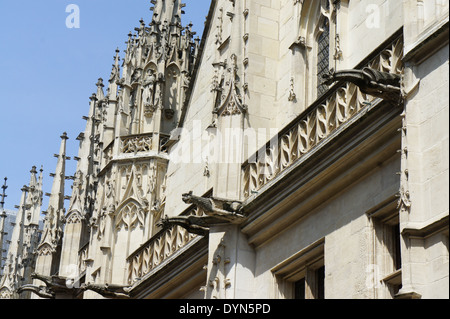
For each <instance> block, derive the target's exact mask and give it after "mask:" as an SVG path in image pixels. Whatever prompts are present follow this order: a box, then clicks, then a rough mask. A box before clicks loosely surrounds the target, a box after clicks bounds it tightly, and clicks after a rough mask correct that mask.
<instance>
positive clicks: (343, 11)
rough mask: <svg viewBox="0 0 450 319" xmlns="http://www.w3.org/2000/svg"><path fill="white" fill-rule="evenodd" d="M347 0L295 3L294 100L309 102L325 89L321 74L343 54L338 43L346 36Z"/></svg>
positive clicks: (340, 59) (319, 0)
mask: <svg viewBox="0 0 450 319" xmlns="http://www.w3.org/2000/svg"><path fill="white" fill-rule="evenodd" d="M348 3H349V0H304V1H298V2H295V3H294V20H295V21H297V22H296V23H297V24H298V32H297V35H296V39H295V42H294V43H293V44H292V46H291V47H290V48H291V50H292V52H293V55H292V56H293V68H292V69H293V70H294V71H293V74H292V76H291V78H293V82H294V85H295V87H294V89H295V90H297V92H298V93H297V92H295V93H296V97H297V99H296V101H298V102H300V103H301V104H303V107H304V108H305V109H306V108H307V107H308V105H310V104H311V103H313V102H314V101H315V100H316V99H318V98H320V97H321V96H322V95H323V94H324V93H325V92H326V91H327V90H328V86H327V85H325V84H324V80H323V75H324V74H326V73H328V72H329V71H330V69H331V68H335V69H338V68H339V67H340V63H341V61H343V54H342V51H341V44H344V42H343V41H342V39H344V41H345V38H346V35H345V34H343V33H345V32H346V23H347V22H346V21H347V19H346V17H347V12H348ZM338 16H339V19H338Z"/></svg>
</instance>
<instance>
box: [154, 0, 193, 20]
mask: <svg viewBox="0 0 450 319" xmlns="http://www.w3.org/2000/svg"><path fill="white" fill-rule="evenodd" d="M151 3H152V4H153V5H154V7H151V8H150V10H151V11H153V21H154V22H156V23H161V22H162V23H164V22H166V21H167V23H169V25H170V24H180V23H181V15H182V14H183V13H184V11H183V10H182V9H183V8H184V7H185V6H186V4H184V3H181V0H151Z"/></svg>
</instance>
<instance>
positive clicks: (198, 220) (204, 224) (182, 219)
mask: <svg viewBox="0 0 450 319" xmlns="http://www.w3.org/2000/svg"><path fill="white" fill-rule="evenodd" d="M220 222H221V223H223V221H221V220H218V219H217V218H214V217H209V216H203V217H198V216H177V217H171V218H169V217H167V216H166V217H164V218H161V220H160V221H159V222H158V223H157V226H158V227H162V228H163V229H168V228H170V227H172V226H173V225H177V226H181V227H183V228H185V229H186V230H187V231H188V232H190V233H192V234H196V235H200V236H205V235H206V234H208V230H209V227H210V226H211V225H212V224H218V223H220Z"/></svg>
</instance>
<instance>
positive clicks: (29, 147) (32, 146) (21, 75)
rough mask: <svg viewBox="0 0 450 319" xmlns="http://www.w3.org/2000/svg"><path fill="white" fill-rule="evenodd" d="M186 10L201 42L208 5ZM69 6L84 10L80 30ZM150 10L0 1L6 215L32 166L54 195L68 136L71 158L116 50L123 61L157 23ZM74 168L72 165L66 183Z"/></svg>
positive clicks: (115, 3) (0, 164)
mask: <svg viewBox="0 0 450 319" xmlns="http://www.w3.org/2000/svg"><path fill="white" fill-rule="evenodd" d="M184 2H185V3H186V4H187V5H186V7H185V8H184V11H185V12H186V14H185V15H184V16H183V24H184V25H186V24H187V23H189V22H191V21H192V22H193V24H194V27H193V29H194V30H195V31H197V36H199V37H201V33H202V30H203V25H204V21H205V17H206V15H207V13H208V10H209V5H210V1H209V0H185V1H184ZM70 4H75V5H77V6H78V7H79V9H80V27H79V28H71V29H69V28H67V26H66V18H67V17H68V16H69V14H70V13H67V12H66V7H67V6H68V5H70ZM151 6H152V5H151V3H150V0H132V1H124V0H122V1H119V0H71V1H64V0H45V1H36V0H15V1H4V0H2V1H0V72H1V75H0V182H1V184H3V178H4V177H8V189H7V195H8V197H7V198H6V203H5V208H6V209H14V206H15V205H19V202H20V196H21V191H20V189H21V188H22V186H23V185H28V183H29V179H30V170H31V168H32V167H33V166H36V167H37V168H38V169H39V168H40V167H41V165H43V168H44V193H45V192H47V193H49V192H50V191H51V187H52V181H53V179H52V178H51V177H50V176H49V173H53V172H54V170H55V166H56V158H55V157H53V154H57V153H58V151H59V146H60V142H61V138H60V136H61V134H62V133H63V132H67V134H68V136H69V138H70V139H69V140H68V145H67V155H68V156H71V157H73V156H76V155H77V153H78V146H79V144H78V141H76V140H75V138H76V137H77V136H78V134H79V133H80V132H82V131H84V129H85V124H86V122H85V121H84V120H82V116H84V115H87V114H88V111H89V97H90V96H91V95H92V93H94V92H96V86H95V83H97V80H98V78H99V77H102V78H103V79H105V82H106V80H107V79H108V78H109V75H110V73H111V67H112V64H113V56H114V55H115V50H116V48H117V47H119V49H120V50H121V53H120V54H121V56H123V50H124V49H125V42H126V41H127V39H128V36H127V35H128V33H129V32H130V31H133V30H134V28H135V27H138V26H139V20H140V19H141V18H143V19H144V21H145V22H146V24H148V23H149V22H150V21H151V16H152V12H151V11H150V10H149V8H150V7H151ZM75 167H76V162H75V161H74V160H71V161H68V163H67V172H66V175H73V173H74V170H75ZM68 186H70V183H69V184H68ZM69 194H70V188H67V189H66V195H69ZM47 199H48V198H47V197H44V204H43V210H45V209H46V208H47V206H46V205H47V204H48V201H47Z"/></svg>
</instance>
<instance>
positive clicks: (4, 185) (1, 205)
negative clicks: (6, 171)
mask: <svg viewBox="0 0 450 319" xmlns="http://www.w3.org/2000/svg"><path fill="white" fill-rule="evenodd" d="M4 180H5V183H4V184H3V186H2V195H1V200H0V208H1V209H2V210H3V206H4V205H5V198H6V197H8V196H7V195H6V189H7V188H8V186H7V185H6V181H7V180H8V178H7V177H5V179H4Z"/></svg>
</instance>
